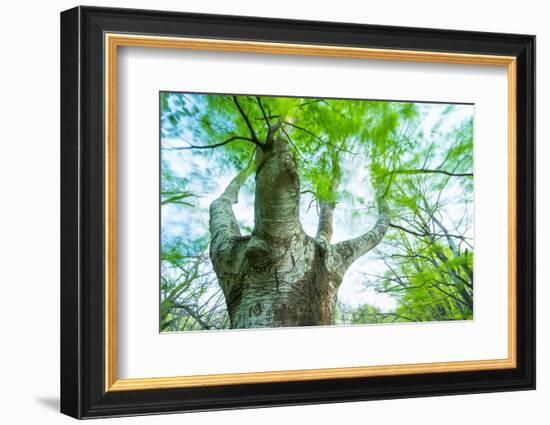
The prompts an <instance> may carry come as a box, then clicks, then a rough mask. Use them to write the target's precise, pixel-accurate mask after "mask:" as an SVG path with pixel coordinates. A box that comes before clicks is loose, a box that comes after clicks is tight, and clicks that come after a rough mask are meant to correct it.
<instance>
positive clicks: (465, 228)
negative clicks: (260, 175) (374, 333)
mask: <svg viewBox="0 0 550 425" xmlns="http://www.w3.org/2000/svg"><path fill="white" fill-rule="evenodd" d="M160 108H161V111H160V119H161V136H162V140H163V143H162V149H163V150H164V151H166V152H171V151H182V152H184V151H192V152H193V155H195V156H197V157H201V158H204V159H205V160H208V161H211V160H212V159H214V160H215V161H213V162H214V163H215V164H216V167H217V168H218V169H219V170H222V171H223V170H225V171H227V173H229V174H234V173H236V172H237V171H238V170H241V169H243V168H245V167H246V166H248V164H249V163H250V161H252V160H253V155H254V152H255V150H256V149H259V148H260V147H261V146H264V145H266V144H268V143H269V140H270V138H272V137H282V138H285V139H286V140H288V141H289V143H290V144H291V145H292V147H293V149H294V151H295V154H296V160H297V164H298V171H299V174H300V180H301V185H302V190H303V191H304V192H308V193H309V194H310V195H311V196H312V203H315V205H317V206H318V205H319V203H321V202H327V201H328V202H331V203H334V204H336V205H342V204H346V205H350V206H351V207H353V211H352V213H351V215H350V216H351V218H352V220H361V219H362V217H364V216H365V215H368V214H370V215H372V209H371V207H372V205H370V204H369V201H370V200H371V199H372V198H373V196H372V194H370V193H369V190H367V189H365V191H364V195H358V194H357V191H353V190H350V189H349V187H350V186H353V185H356V186H357V185H364V186H365V188H367V187H368V186H369V185H370V186H372V191H378V192H379V193H380V192H381V193H383V195H384V196H385V197H386V198H387V200H388V203H389V205H390V209H391V212H392V227H391V228H390V230H389V231H388V232H387V234H386V236H385V238H384V241H383V243H382V244H381V245H380V246H379V248H378V250H377V251H376V253H375V254H374V255H373V256H372V260H373V261H374V260H376V261H377V262H378V263H379V264H381V266H380V267H378V269H379V270H378V269H377V270H376V272H375V273H371V272H369V273H365V275H364V276H365V278H364V286H365V287H366V288H367V289H368V290H371V291H375V292H377V293H379V294H385V295H386V296H387V297H390V298H391V299H392V300H393V301H394V305H395V307H394V308H392V309H390V310H388V309H380V308H377V307H376V306H373V305H369V304H365V305H362V306H359V307H355V308H351V307H349V306H346V305H343V304H341V303H340V304H339V306H338V312H337V323H341V324H364V323H394V322H408V321H413V322H414V321H433V320H454V319H471V318H472V316H473V246H472V236H473V235H472V220H473V217H472V208H471V207H472V202H473V118H472V117H471V116H470V117H467V118H465V119H464V120H461V121H460V122H458V121H452V120H451V118H450V117H453V116H454V115H453V114H455V112H456V107H454V106H453V105H448V106H447V107H445V108H440V109H441V113H440V114H439V116H438V120H437V121H436V122H435V123H432V124H431V125H425V121H426V120H427V119H428V118H430V117H429V116H428V115H429V111H430V106H429V105H422V104H417V103H411V102H385V101H363V100H341V99H325V98H290V97H271V96H261V97H260V96H229V95H200V94H199V95H197V94H193V95H192V94H184V93H166V92H163V93H161V96H160ZM449 122H453V124H452V125H449ZM274 129H275V131H274ZM270 130H271V132H270ZM210 163H211V162H210ZM349 164H354V165H349ZM355 164H357V165H358V166H359V167H362V168H364V169H363V170H353V169H351V168H352V167H353V166H355ZM161 170H162V174H161V205H162V208H163V209H165V208H171V210H170V211H174V213H178V214H184V213H185V214H193V213H194V212H193V211H195V210H196V209H197V208H198V204H199V203H200V197H201V196H202V194H201V193H198V192H196V191H194V190H192V184H191V183H192V182H193V181H197V180H200V179H202V181H204V182H205V185H207V181H208V180H209V179H213V178H214V177H213V176H214V171H213V170H212V169H209V168H206V169H200V170H199V171H197V170H191V171H190V172H189V173H187V174H186V177H185V178H183V177H178V175H177V174H176V173H175V172H174V170H173V169H171V168H170V167H169V166H168V165H167V164H166V163H165V162H163V163H162V166H161ZM359 171H362V172H363V174H365V173H366V175H367V176H368V179H369V182H363V181H356V174H358V173H359ZM348 183H352V184H351V185H350V184H348ZM253 185H254V182H253V179H249V181H248V182H247V186H246V188H247V190H248V191H249V192H251V191H253ZM310 206H311V204H310ZM366 213H368V214H366ZM251 230H252V229H251V228H250V227H246V226H243V231H245V232H250V231H251ZM208 243H209V240H208V234H207V233H206V232H203V234H201V235H200V237H197V238H196V239H192V240H189V239H185V238H184V237H183V235H182V237H180V238H173V237H171V238H167V239H166V243H163V245H162V247H161V251H162V252H161V255H162V265H161V275H162V285H161V299H162V305H161V329H162V330H191V329H212V328H215V329H219V328H224V327H226V326H227V313H226V312H225V305H224V303H223V296H222V294H221V293H220V291H219V289H217V288H218V287H217V285H216V280H215V276H214V275H213V272H212V269H211V266H210V264H209V260H208V254H207V252H208Z"/></svg>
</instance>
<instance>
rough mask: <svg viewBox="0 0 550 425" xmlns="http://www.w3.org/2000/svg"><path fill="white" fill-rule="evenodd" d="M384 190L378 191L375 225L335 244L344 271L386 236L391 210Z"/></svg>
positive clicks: (334, 247) (335, 250)
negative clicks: (355, 236)
mask: <svg viewBox="0 0 550 425" xmlns="http://www.w3.org/2000/svg"><path fill="white" fill-rule="evenodd" d="M384 192H385V189H382V188H379V189H378V191H377V203H378V219H377V220H376V223H375V224H374V226H373V227H372V228H371V229H370V230H369V231H368V232H366V233H364V234H363V235H361V236H358V237H357V238H354V239H349V240H347V241H343V242H339V243H337V244H335V245H333V247H332V248H333V250H334V252H335V253H336V254H337V255H338V256H339V257H340V258H341V262H342V267H343V268H344V271H345V269H347V268H348V267H349V266H351V264H352V263H353V262H354V261H355V260H357V259H358V258H359V257H361V256H363V255H365V254H366V253H367V252H369V251H370V250H371V249H373V248H374V247H376V245H378V244H379V243H380V241H382V239H383V238H384V235H385V234H386V231H387V230H388V227H389V224H390V211H389V208H388V205H387V202H386V199H385V198H384V195H383V193H384Z"/></svg>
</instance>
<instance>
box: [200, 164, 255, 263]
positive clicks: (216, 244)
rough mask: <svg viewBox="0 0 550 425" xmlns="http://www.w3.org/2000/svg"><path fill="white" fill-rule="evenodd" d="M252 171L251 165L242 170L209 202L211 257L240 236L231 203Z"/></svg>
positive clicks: (236, 199) (236, 198) (228, 246)
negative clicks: (218, 195)
mask: <svg viewBox="0 0 550 425" xmlns="http://www.w3.org/2000/svg"><path fill="white" fill-rule="evenodd" d="M252 171H253V167H250V166H249V167H247V168H246V169H244V170H242V171H241V172H240V173H239V174H237V175H236V176H235V177H234V178H233V180H231V182H230V183H229V184H228V185H227V188H226V189H225V190H224V192H223V193H222V194H221V195H220V197H219V198H217V199H215V200H214V201H213V202H212V204H210V238H211V243H210V256H211V257H212V258H213V259H215V258H214V257H217V256H218V254H220V253H221V252H224V251H225V250H226V249H228V248H230V246H231V244H232V242H233V240H234V238H238V237H240V236H241V231H240V229H239V224H238V222H237V219H236V218H235V214H234V213H233V204H236V203H237V201H238V196H239V190H240V189H241V186H242V185H243V183H244V182H245V181H246V179H247V178H248V176H250V174H252Z"/></svg>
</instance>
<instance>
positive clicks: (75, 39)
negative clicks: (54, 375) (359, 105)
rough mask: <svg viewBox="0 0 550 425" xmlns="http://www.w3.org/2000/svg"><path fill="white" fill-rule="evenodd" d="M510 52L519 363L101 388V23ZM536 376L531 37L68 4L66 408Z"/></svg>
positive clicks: (415, 391) (292, 400)
mask: <svg viewBox="0 0 550 425" xmlns="http://www.w3.org/2000/svg"><path fill="white" fill-rule="evenodd" d="M106 32H115V33H130V34H153V35H164V36H176V37H182V36H184V37H197V38H215V39H232V40H256V41H264V42H276V43H302V44H303V43H307V44H316V45H331V46H347V47H350V46H351V47H369V48H382V49H400V50H422V51H432V52H449V53H473V54H484V55H507V56H514V57H516V59H517V170H516V171H517V258H516V262H517V312H516V313H517V338H516V342H517V351H516V352H517V367H516V368H513V369H503V370H484V371H470V372H450V373H429V374H424V373H423V374H415V375H402V376H383V377H369V378H346V379H325V380H313V381H300V382H271V383H258V384H244V385H225V386H209V387H193V388H172V389H156V390H141V391H117V392H106V391H105V381H104V380H105V373H104V371H105V357H104V353H105V340H104V332H105V323H104V309H105V306H104V297H105V293H104V285H103V282H104V270H105V256H104V250H105V240H104V231H103V229H104V226H105V219H104V207H105V201H104V199H105V198H104V190H105V189H104V188H105V185H104V175H105V163H104V157H105V152H104V145H103V143H102V140H103V137H104V128H105V127H104V125H105V123H104V105H105V99H104V91H103V88H104V85H105V76H104V68H103V67H104V53H105V52H104V49H105V46H104V34H105V33H106ZM534 388H535V37H534V36H531V35H518V34H500V33H481V32H469V31H451V30H434V29H421V28H406V27H390V26H373V25H357V24H348V23H331V22H330V23H329V22H313V21H297V20H284V19H265V18H255V17H240V16H221V15H204V14H191V13H178V12H162V11H148V10H147V11H146V10H132V9H111V8H97V7H76V8H74V9H70V10H67V11H65V12H62V13H61V412H62V413H65V414H67V415H70V416H73V417H75V418H93V417H106V416H121V415H137V414H153V413H164V412H184V411H202V410H218V409H231V408H243V407H259V406H281V405H297V404H314V403H329V402H344V401H354V400H375V399H388V398H403V397H418V396H436V395H451V394H466V393H483V392H495V391H512V390H529V389H534Z"/></svg>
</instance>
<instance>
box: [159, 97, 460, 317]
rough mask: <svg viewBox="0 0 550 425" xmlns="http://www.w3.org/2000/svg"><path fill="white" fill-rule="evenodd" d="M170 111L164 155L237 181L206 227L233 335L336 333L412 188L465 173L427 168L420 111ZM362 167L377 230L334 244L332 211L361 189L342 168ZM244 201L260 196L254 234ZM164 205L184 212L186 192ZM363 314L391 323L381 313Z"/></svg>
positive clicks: (382, 106)
mask: <svg viewBox="0 0 550 425" xmlns="http://www.w3.org/2000/svg"><path fill="white" fill-rule="evenodd" d="M161 111H162V114H161V120H162V122H161V129H162V132H163V133H162V134H163V136H164V137H167V138H169V139H170V140H172V141H174V140H177V141H178V143H175V144H170V145H169V146H164V145H163V146H164V147H163V149H167V150H176V151H185V150H193V151H194V152H200V153H201V154H203V155H216V154H217V155H218V157H219V158H220V160H219V161H218V164H219V166H220V167H226V168H228V169H232V170H236V171H235V176H234V178H233V179H232V180H231V181H230V182H229V184H228V185H227V187H226V188H225V190H224V191H223V193H222V194H221V195H220V196H219V197H218V198H217V199H215V200H214V201H213V202H212V203H211V205H210V220H209V233H210V235H209V236H210V243H209V259H210V260H211V261H212V266H213V270H214V272H215V275H216V284H217V285H218V286H219V289H220V290H221V294H223V300H224V301H225V304H226V308H227V313H228V316H229V324H230V327H231V328H253V327H276V326H306V325H329V324H333V323H334V322H335V318H336V315H337V293H338V288H339V286H340V284H341V282H342V279H343V277H344V274H345V273H346V271H347V270H348V268H349V267H350V266H351V265H352V264H353V263H354V262H355V261H356V260H357V259H359V258H361V257H362V256H364V255H365V254H366V253H367V252H369V251H371V250H373V249H374V248H376V247H377V246H379V244H380V243H381V241H382V240H383V239H384V237H385V235H386V234H387V233H388V229H391V230H390V232H391V231H392V230H395V228H392V227H390V226H391V225H392V220H393V219H392V215H393V216H394V218H395V215H396V213H395V212H394V211H393V208H394V207H392V209H390V205H392V204H397V205H396V207H397V210H399V211H402V210H403V206H402V205H400V204H399V202H397V203H396V202H395V199H394V198H395V196H394V194H395V193H397V192H398V191H399V190H401V186H402V183H403V181H411V179H413V178H415V177H416V176H418V175H420V176H424V177H426V176H432V175H434V174H436V175H438V176H439V175H445V176H448V175H449V174H455V173H456V174H458V171H456V170H455V169H449V168H446V166H445V165H446V164H445V162H444V163H442V164H441V166H440V167H437V168H429V167H428V163H427V159H428V157H429V156H430V155H431V154H430V153H429V152H428V153H426V151H425V150H424V151H423V150H422V149H419V148H418V140H417V138H418V137H420V136H421V134H420V133H419V131H418V123H419V117H418V112H417V108H416V106H415V104H412V103H403V102H379V101H351V100H335V99H322V98H319V99H310V98H281V97H259V96H224V95H186V94H175V93H163V94H162V96H161ZM356 158H366V159H367V160H366V162H365V163H366V164H368V175H369V179H370V184H366V185H365V191H364V195H363V196H364V197H365V198H369V197H370V198H372V199H370V200H371V201H373V202H374V203H375V204H376V208H375V210H376V211H375V212H373V213H372V216H373V222H374V223H373V225H372V226H371V227H370V228H366V229H364V230H363V232H362V233H361V234H359V235H358V236H357V237H354V238H351V239H348V240H343V241H340V242H338V243H332V238H333V233H334V228H333V226H334V213H335V210H336V209H337V208H338V204H339V203H341V202H342V200H343V199H345V198H346V197H350V196H352V195H351V194H350V193H346V191H345V190H343V189H342V183H343V182H345V181H346V180H349V179H352V178H353V175H352V174H351V173H350V171H349V170H346V169H345V167H343V165H344V164H348V163H351V162H353V161H355V159H356ZM449 162H453V163H454V162H456V161H455V160H453V161H449ZM449 170H451V171H449ZM459 171H460V170H459ZM252 176H253V179H252ZM394 186H396V187H398V190H397V191H396V190H394ZM243 187H245V189H243ZM242 190H250V191H252V192H253V194H254V223H253V226H252V227H251V228H250V229H244V230H246V232H243V228H242V226H240V225H239V223H238V221H237V219H236V217H235V214H234V212H233V206H234V205H235V204H236V203H237V202H238V198H239V193H240V192H241V191H242ZM166 196H171V198H170V199H171V200H173V201H174V202H186V198H185V196H184V197H181V193H169V194H167V195H166ZM306 198H307V199H308V200H309V201H310V202H309V203H310V204H312V203H313V204H315V207H316V209H317V212H318V223H317V229H316V232H315V234H311V235H310V234H307V233H306V232H305V231H304V227H303V225H302V221H301V217H300V205H301V203H303V202H304V201H305V199H306ZM427 201H428V202H430V201H431V197H428V198H427ZM362 202H363V201H362ZM365 202H367V201H366V200H365ZM380 288H381V287H380ZM380 288H379V289H380ZM165 299H166V300H169V299H171V297H170V296H167V297H166V298H165ZM173 304H175V303H173ZM363 310H364V311H365V312H367V313H369V314H371V315H372V314H374V313H376V314H377V315H378V318H377V321H385V320H382V319H381V317H382V316H380V314H381V312H379V311H376V309H372V308H370V309H368V308H364V309H363ZM185 311H187V313H186V316H185V317H188V316H192V314H191V313H190V311H191V312H193V311H195V313H196V312H197V311H198V310H196V309H195V310H193V309H189V308H188V309H187V310H185ZM396 314H397V313H395V315H396ZM198 316H199V318H200V317H202V316H201V315H198ZM342 317H343V316H342ZM354 317H356V318H357V317H365V315H363V316H361V315H355V316H354ZM354 320H359V319H354ZM192 323H199V322H198V320H197V319H196V318H195V319H194V320H192ZM199 325H200V323H199ZM200 326H202V327H203V328H207V326H208V324H204V326H203V325H200Z"/></svg>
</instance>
